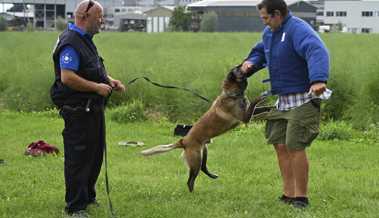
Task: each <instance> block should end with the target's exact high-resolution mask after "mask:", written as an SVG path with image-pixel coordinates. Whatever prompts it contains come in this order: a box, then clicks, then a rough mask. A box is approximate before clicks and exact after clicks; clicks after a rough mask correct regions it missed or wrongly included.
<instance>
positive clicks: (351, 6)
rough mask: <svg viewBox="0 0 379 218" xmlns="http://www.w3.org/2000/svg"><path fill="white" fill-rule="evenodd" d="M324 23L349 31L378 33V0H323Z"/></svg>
mask: <svg viewBox="0 0 379 218" xmlns="http://www.w3.org/2000/svg"><path fill="white" fill-rule="evenodd" d="M323 21H324V23H325V24H326V25H332V26H333V25H334V26H338V27H340V28H342V31H344V32H351V33H379V0H360V1H359V0H358V1H357V0H355V1H354V0H350V1H336V0H335V1H333V0H332V1H325V5H324V19H323Z"/></svg>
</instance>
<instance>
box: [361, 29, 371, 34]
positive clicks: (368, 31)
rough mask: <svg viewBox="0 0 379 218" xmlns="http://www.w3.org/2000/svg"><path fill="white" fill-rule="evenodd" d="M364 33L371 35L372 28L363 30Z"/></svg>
mask: <svg viewBox="0 0 379 218" xmlns="http://www.w3.org/2000/svg"><path fill="white" fill-rule="evenodd" d="M361 32H362V33H371V28H362V30H361Z"/></svg>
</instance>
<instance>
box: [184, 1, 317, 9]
mask: <svg viewBox="0 0 379 218" xmlns="http://www.w3.org/2000/svg"><path fill="white" fill-rule="evenodd" d="M285 1H286V3H287V5H292V4H295V3H298V2H306V3H309V2H308V1H303V0H285ZM260 2H261V0H203V1H199V2H195V3H192V4H188V5H187V7H189V8H191V7H220V6H231V7H232V6H250V7H256V6H257V5H258V3H260ZM309 4H310V3H309Z"/></svg>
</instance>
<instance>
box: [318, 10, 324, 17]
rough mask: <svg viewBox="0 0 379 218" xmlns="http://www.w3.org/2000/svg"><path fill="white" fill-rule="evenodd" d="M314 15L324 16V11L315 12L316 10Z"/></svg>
mask: <svg viewBox="0 0 379 218" xmlns="http://www.w3.org/2000/svg"><path fill="white" fill-rule="evenodd" d="M316 15H317V16H324V12H323V11H317V12H316Z"/></svg>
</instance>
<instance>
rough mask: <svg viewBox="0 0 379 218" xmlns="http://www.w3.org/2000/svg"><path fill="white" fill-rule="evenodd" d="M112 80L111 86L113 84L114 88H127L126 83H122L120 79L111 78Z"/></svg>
mask: <svg viewBox="0 0 379 218" xmlns="http://www.w3.org/2000/svg"><path fill="white" fill-rule="evenodd" d="M110 82H111V86H112V88H113V89H114V90H116V91H121V92H125V90H126V88H125V86H124V84H122V82H121V81H120V80H117V79H111V81H110Z"/></svg>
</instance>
